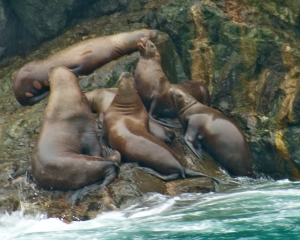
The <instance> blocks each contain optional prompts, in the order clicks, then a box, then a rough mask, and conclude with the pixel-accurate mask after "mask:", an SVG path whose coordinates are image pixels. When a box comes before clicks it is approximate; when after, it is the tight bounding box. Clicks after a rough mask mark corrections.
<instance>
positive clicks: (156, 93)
mask: <svg viewBox="0 0 300 240" xmlns="http://www.w3.org/2000/svg"><path fill="white" fill-rule="evenodd" d="M138 50H139V52H140V58H139V61H138V64H137V67H136V69H135V72H134V79H135V87H136V89H137V91H138V94H139V96H140V98H141V100H142V102H143V104H144V105H145V107H146V109H147V111H149V116H150V118H152V119H154V120H155V121H158V122H159V123H161V124H163V125H165V126H169V127H175V126H174V125H172V124H170V123H167V122H166V121H165V120H162V119H158V118H161V117H168V118H175V117H176V110H175V108H174V105H173V103H172V101H171V98H170V95H169V91H168V90H169V88H170V87H173V88H178V89H181V90H183V91H185V92H188V93H189V94H191V95H192V96H193V97H194V98H195V99H196V100H197V101H199V102H201V103H203V104H205V105H208V106H210V102H211V99H210V94H209V91H208V89H207V88H206V87H205V86H204V85H203V84H202V83H200V82H197V81H192V80H190V81H186V82H181V83H178V84H171V83H170V82H169V80H168V78H167V76H166V75H165V73H164V71H163V69H162V67H161V57H160V53H159V51H158V50H157V48H156V46H155V45H154V43H153V42H152V41H151V40H150V39H148V38H145V37H143V38H141V40H140V41H139V42H138Z"/></svg>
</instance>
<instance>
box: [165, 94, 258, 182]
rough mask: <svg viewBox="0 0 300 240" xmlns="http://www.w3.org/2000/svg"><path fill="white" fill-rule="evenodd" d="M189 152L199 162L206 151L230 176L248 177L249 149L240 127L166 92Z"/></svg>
mask: <svg viewBox="0 0 300 240" xmlns="http://www.w3.org/2000/svg"><path fill="white" fill-rule="evenodd" d="M169 92H170V95H171V98H172V101H173V103H174V105H175V107H176V109H177V114H178V118H179V121H180V123H181V124H182V126H183V128H184V131H185V135H184V140H185V142H186V144H187V145H188V146H189V147H190V149H191V150H192V151H193V152H194V153H195V154H196V155H197V156H198V157H199V158H202V150H204V151H206V152H207V153H208V154H209V155H210V156H212V157H213V158H214V159H215V160H216V161H217V162H219V163H220V164H221V166H223V167H224V168H225V169H226V170H227V171H228V172H229V174H230V175H232V176H252V175H253V170H252V159H251V153H250V150H249V146H248V144H247V142H246V139H245V136H244V133H243V132H242V130H241V129H240V127H239V126H238V125H237V124H236V123H235V122H233V121H232V120H231V119H229V118H227V117H226V116H225V115H223V114H222V113H221V112H219V111H218V110H215V109H213V108H211V107H208V106H205V105H203V104H201V103H199V102H197V101H196V100H195V98H193V97H192V96H191V95H189V94H188V93H185V92H183V91H181V90H179V89H176V88H171V89H170V90H169Z"/></svg>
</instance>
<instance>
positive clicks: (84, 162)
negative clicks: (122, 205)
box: [31, 67, 121, 190]
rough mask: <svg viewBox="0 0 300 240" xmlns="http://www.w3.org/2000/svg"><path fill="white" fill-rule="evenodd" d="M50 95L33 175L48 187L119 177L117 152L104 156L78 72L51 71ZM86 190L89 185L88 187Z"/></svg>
mask: <svg viewBox="0 0 300 240" xmlns="http://www.w3.org/2000/svg"><path fill="white" fill-rule="evenodd" d="M49 82H50V97H49V102H48V105H47V107H46V110H45V116H44V120H43V124H42V128H41V132H40V135H39V138H38V140H37V143H36V145H35V147H34V149H33V152H32V155H31V166H32V174H33V177H34V179H35V181H36V183H37V184H38V185H40V186H41V187H44V188H47V189H59V190H71V189H79V188H82V187H84V186H87V185H90V184H95V183H97V182H101V184H98V185H97V184H95V185H94V186H93V188H92V189H95V188H104V187H105V186H106V185H108V184H109V183H110V182H112V181H113V180H114V179H115V177H116V176H117V171H116V163H118V162H120V158H121V157H120V154H119V153H118V152H117V151H114V152H112V153H109V154H107V155H108V156H107V158H103V157H101V155H102V154H101V148H100V144H99V140H98V136H97V133H96V128H95V122H94V117H93V114H92V112H91V109H90V107H89V103H88V101H87V99H86V97H85V95H84V94H83V93H82V92H81V89H80V87H79V85H78V82H77V79H76V77H75V75H74V74H73V73H72V72H71V71H70V70H69V69H67V68H65V67H55V68H54V69H52V70H51V71H50V74H49ZM85 189H86V188H85Z"/></svg>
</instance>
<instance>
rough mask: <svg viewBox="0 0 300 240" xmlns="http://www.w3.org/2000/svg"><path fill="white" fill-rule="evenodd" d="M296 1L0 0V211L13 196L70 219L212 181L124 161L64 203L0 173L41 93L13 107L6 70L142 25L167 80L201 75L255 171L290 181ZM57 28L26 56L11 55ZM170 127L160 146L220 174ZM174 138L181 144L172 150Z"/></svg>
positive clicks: (11, 161) (36, 117)
mask: <svg viewBox="0 0 300 240" xmlns="http://www.w3.org/2000/svg"><path fill="white" fill-rule="evenodd" d="M20 6H22V7H20ZM45 6H47V7H45ZM44 9H47V10H44ZM79 9H83V11H79ZM299 10H300V2H299V1H296V0H286V1H273V2H271V1H264V2H261V1H253V0H251V1H250V0H203V1H190V0H187V1H180V0H175V1H168V0H160V1H157V0H148V1H147V0H145V1H136V0H123V1H114V0H113V1H105V4H104V0H102V1H100V0H99V1H96V0H93V1H92V0H89V1H74V0H64V1H52V2H51V3H50V2H49V1H35V0H26V1H19V0H10V1H4V0H0V59H2V58H3V57H5V56H15V57H14V58H13V61H10V63H9V64H8V61H6V59H4V60H3V61H2V62H1V63H0V65H2V66H3V67H2V68H1V69H0V166H1V167H0V192H1V194H0V211H4V210H9V211H11V210H17V209H20V207H21V206H20V202H21V203H22V204H23V206H24V207H25V209H26V210H27V212H36V211H38V210H41V211H45V212H47V213H48V215H49V216H57V217H60V218H62V219H64V220H65V221H71V220H76V219H89V218H92V217H94V216H95V215H96V214H98V213H99V212H101V211H103V210H109V209H114V208H118V207H122V206H123V205H124V204H129V203H130V202H132V201H134V199H135V198H136V197H139V196H142V195H143V194H145V193H147V192H159V193H162V194H170V195H176V194H179V193H181V192H199V191H200V192H208V191H214V190H216V189H215V187H216V186H215V185H214V184H213V183H212V182H211V180H210V179H206V178H197V179H187V180H178V181H175V182H170V183H164V182H162V181H160V180H158V179H156V178H154V177H152V176H150V175H147V174H145V173H143V172H141V171H139V170H137V169H136V168H135V165H134V164H128V165H127V164H126V165H123V166H122V167H121V171H120V176H119V178H118V179H117V180H116V181H115V182H114V183H113V184H111V185H110V186H109V187H108V188H107V190H105V191H95V192H94V193H92V194H90V195H89V196H88V197H86V198H85V199H84V200H83V201H82V202H81V203H80V205H79V206H73V207H72V206H71V205H70V203H69V200H68V199H69V197H70V195H71V194H72V192H66V193H65V192H57V191H45V190H43V189H39V188H38V187H37V186H35V184H34V182H32V179H31V176H30V175H28V176H24V177H21V178H18V179H16V180H13V181H8V180H7V179H8V178H9V174H12V173H14V172H15V171H17V170H19V169H21V168H23V167H25V166H26V165H28V164H29V162H30V154H31V150H32V148H33V146H34V144H35V142H36V139H37V136H38V134H39V130H40V126H41V123H42V120H43V113H44V109H45V106H46V105H47V101H48V100H47V98H46V99H44V100H43V101H41V102H40V103H38V104H36V105H34V106H30V107H20V106H19V105H18V103H17V101H16V100H15V99H14V95H13V91H12V80H13V75H14V73H15V72H16V71H17V70H18V69H19V68H20V67H21V66H22V65H24V64H25V63H27V62H29V61H33V60H36V59H42V58H44V57H46V56H48V55H50V54H52V53H54V52H57V51H59V50H61V49H63V48H65V47H67V46H69V45H71V44H73V43H75V42H78V41H81V40H83V39H87V38H90V37H96V36H104V35H109V34H113V33H118V32H122V31H129V30H133V29H138V28H143V27H150V28H157V29H159V30H160V31H161V33H160V38H159V40H158V41H157V43H156V45H157V47H158V49H159V50H160V52H161V55H162V63H163V68H164V70H165V72H166V75H167V76H168V78H169V79H170V81H171V82H173V83H176V82H178V81H184V80H187V79H193V80H196V81H201V82H203V83H204V84H206V86H207V87H208V88H209V90H210V92H211V95H212V105H213V107H214V108H217V109H219V110H220V111H222V112H223V113H224V114H225V115H227V116H228V117H230V118H232V119H233V120H234V121H236V122H237V123H238V124H239V126H240V127H241V128H242V129H243V131H244V132H245V134H246V136H247V141H248V143H249V146H250V150H251V153H252V157H253V162H254V164H255V170H256V171H257V172H259V173H261V174H263V175H266V176H269V177H272V178H274V179H283V178H289V179H291V180H299V179H300V172H299V171H300V150H299V147H298V145H299V143H300V81H299V80H300V79H299V78H300V52H299V44H297V43H298V42H299V37H300V32H299V29H300V28H299V24H300V23H299V19H300V11H299ZM105 14H106V16H103V15H105ZM40 15H42V16H41V17H40ZM54 16H55V17H54ZM101 16H102V17H101ZM95 17H97V19H94V20H93V19H90V20H83V18H95ZM75 24H78V25H76V26H75ZM14 29H18V31H16V30H14ZM66 29H68V31H66V32H64V33H63V34H61V33H62V32H63V31H65V30H66ZM17 32H18V33H17ZM163 32H165V33H166V34H164V33H163ZM25 33H26V34H25ZM57 34H60V35H59V36H57V37H56V38H54V39H52V40H51V41H48V42H44V43H42V44H41V45H39V47H36V48H35V50H34V51H31V52H30V54H27V55H26V57H20V56H16V54H17V53H19V54H21V53H24V52H28V51H29V50H28V49H32V46H34V45H35V44H38V43H40V42H41V41H43V40H45V39H50V38H53V37H54V36H56V35H57ZM25 40H26V41H25ZM27 40H28V41H27ZM14 46H15V47H14ZM1 56H2V57H1ZM138 57H139V54H138V53H137V52H136V53H133V54H131V55H128V56H124V57H122V58H120V59H118V60H116V61H113V62H110V63H108V64H107V65H105V66H103V67H102V68H100V69H97V70H96V71H94V72H93V73H92V74H90V75H89V76H81V77H79V83H80V85H81V87H82V89H83V90H84V91H90V90H92V89H95V88H99V87H113V86H115V82H116V80H117V79H118V77H119V74H120V73H121V72H122V71H129V72H131V73H133V71H134V69H135V66H136V63H137V61H138ZM176 134H177V138H178V140H177V141H175V143H173V144H172V145H171V146H170V147H171V148H172V149H174V150H175V151H177V154H178V155H180V156H181V158H182V159H183V162H185V163H186V164H188V163H187V162H186V159H191V160H192V161H193V162H194V163H195V165H194V166H193V168H194V169H198V170H203V169H205V171H206V172H207V173H208V174H211V175H214V176H217V177H220V178H222V179H227V177H226V175H225V174H224V173H223V172H222V171H221V170H220V169H219V167H218V165H217V164H216V163H215V162H214V161H213V160H212V159H210V158H209V157H208V156H206V157H205V159H204V161H202V160H199V159H196V158H195V156H194V155H193V154H192V153H191V152H190V151H189V149H188V148H186V147H185V145H184V144H182V143H183V141H182V130H179V131H176ZM179 146H182V147H183V150H184V153H183V152H182V151H179V152H178V149H182V147H179ZM188 162H189V161H188ZM203 171H204V170H203ZM26 178H27V180H26ZM150 183H151V184H150ZM20 200H21V201H20Z"/></svg>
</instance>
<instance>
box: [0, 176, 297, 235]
mask: <svg viewBox="0 0 300 240" xmlns="http://www.w3.org/2000/svg"><path fill="white" fill-rule="evenodd" d="M242 181H244V179H243V180H242ZM245 181H247V184H244V185H242V186H238V187H236V188H231V189H228V191H227V192H225V193H210V194H200V193H195V194H194V193H189V194H182V195H180V196H176V197H169V196H164V195H161V194H157V193H155V194H147V195H145V196H144V197H143V198H141V199H140V201H138V202H135V203H134V204H132V205H131V206H128V207H126V208H124V209H122V210H120V211H113V212H106V213H103V214H101V215H99V216H97V217H96V218H95V219H93V220H89V221H82V222H80V221H79V222H72V223H71V224H65V223H63V222H61V221H60V220H59V219H55V218H49V219H48V218H47V217H46V215H45V214H42V213H39V214H37V215H35V216H30V215H24V214H23V211H19V212H14V213H12V214H8V213H5V214H2V215H0V239H1V240H8V239H24V240H27V239H30V240H32V239H34V240H35V239H121V238H122V239H162V238H164V239H172V238H174V239H178V236H181V238H182V239H196V238H195V236H198V235H199V236H200V235H201V238H202V237H203V239H204V238H205V239H226V237H228V236H230V239H237V238H239V239H259V238H258V237H257V238H255V237H253V236H259V234H261V232H263V233H264V237H265V238H267V237H270V238H272V239H282V238H283V236H284V237H285V238H286V239H287V238H288V237H290V239H291V238H293V236H298V235H299V234H300V227H296V226H298V225H299V224H300V217H299V216H300V201H299V197H300V183H299V182H290V181H288V180H283V181H278V182H275V181H266V180H261V181H260V180H258V181H253V180H248V179H247V180H245ZM285 229H287V230H285ZM212 233H213V237H212ZM245 234H246V235H245ZM189 236H190V238H189ZM191 236H193V237H191ZM248 236H251V237H248ZM201 238H199V239H201ZM197 239H198V238H197Z"/></svg>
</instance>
